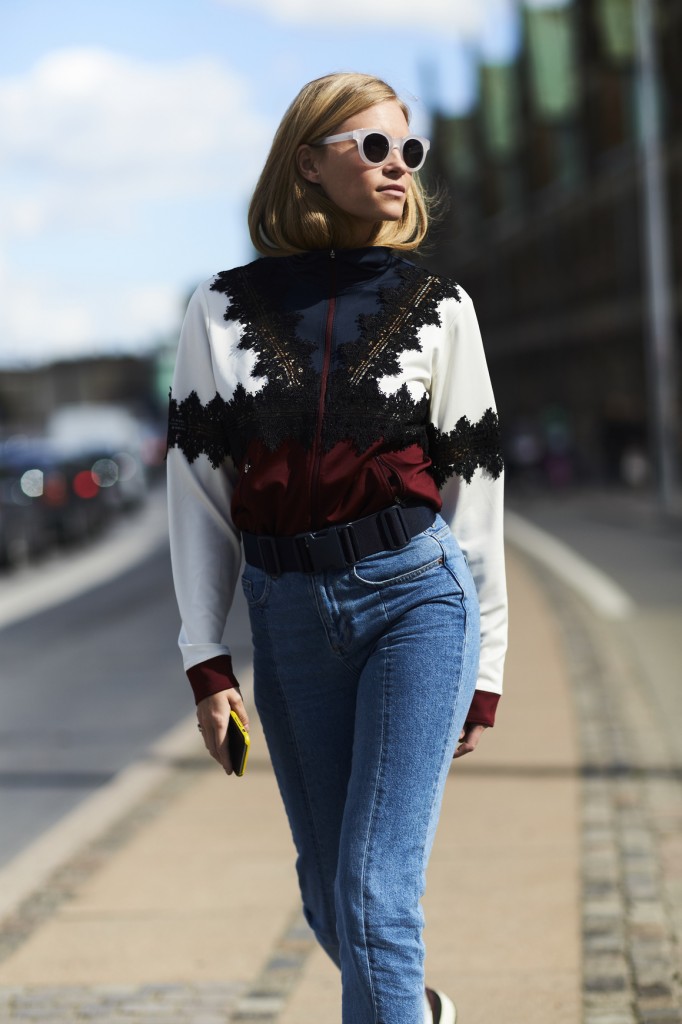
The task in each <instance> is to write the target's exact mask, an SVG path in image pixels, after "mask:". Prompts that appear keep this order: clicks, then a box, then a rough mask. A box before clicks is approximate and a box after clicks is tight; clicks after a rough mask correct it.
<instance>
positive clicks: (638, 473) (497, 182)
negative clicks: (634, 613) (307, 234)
mask: <svg viewBox="0 0 682 1024" xmlns="http://www.w3.org/2000/svg"><path fill="white" fill-rule="evenodd" d="M639 2H641V0H574V2H572V3H568V4H567V5H566V6H563V7H554V8H545V9H535V8H522V9H521V14H520V16H521V17H522V19H523V20H522V45H521V47H520V49H519V52H518V54H517V55H516V57H515V58H514V59H513V60H512V61H511V62H510V63H508V64H499V65H484V64H482V65H481V66H480V68H479V86H480V88H479V102H478V105H477V106H476V108H475V109H473V110H472V111H470V112H469V113H468V114H467V115H465V116H459V117H447V116H445V115H443V114H442V113H441V112H439V111H438V110H436V111H434V118H433V135H434V145H433V149H432V154H433V156H434V160H433V162H432V164H431V168H432V170H431V175H432V177H431V184H434V183H436V182H437V181H439V180H440V181H445V183H446V184H447V189H448V191H449V193H450V195H451V197H452V201H451V204H450V207H449V210H448V212H447V214H446V215H445V217H444V219H443V222H442V223H441V225H440V228H439V230H438V231H437V233H436V237H435V248H434V251H433V254H432V255H431V256H430V257H429V258H428V262H429V263H432V265H433V266H434V268H436V269H439V270H445V271H446V272H447V273H449V274H450V275H451V276H453V277H454V278H455V279H456V280H458V281H459V282H461V284H462V285H463V287H464V288H466V290H467V291H468V292H469V293H470V294H471V296H472V298H473V299H474V304H475V307H476V310H477V313H478V317H479V321H480V324H481V329H482V333H483V337H484V340H485V344H486V351H487V354H488V359H489V365H490V369H491V374H492V377H493V383H494V386H495V390H496V396H497V399H498V405H499V408H500V416H501V421H502V425H503V432H504V437H505V443H506V446H507V451H508V464H509V466H510V470H511V474H510V475H511V476H512V477H513V475H514V472H515V471H516V472H522V471H523V472H525V471H526V470H527V468H528V466H524V463H528V464H530V463H532V462H533V461H534V460H535V462H536V463H537V462H538V461H539V462H542V464H543V470H547V468H548V467H549V471H550V476H552V473H554V475H555V477H556V481H557V482H560V481H562V480H567V479H574V478H592V479H601V480H604V479H606V480H623V479H626V480H629V481H630V482H632V483H635V482H637V481H638V480H640V479H643V478H644V476H645V473H646V467H647V461H648V464H649V465H651V459H650V458H649V456H650V453H651V448H652V445H653V444H654V437H653V431H652V429H651V425H652V408H653V405H652V401H651V399H650V391H651V381H652V378H651V374H650V373H649V369H650V367H649V366H648V363H647V357H646V352H647V332H648V320H647V291H646V273H645V269H646V268H645V260H644V252H645V245H644V231H643V209H642V202H643V200H642V194H643V190H642V157H641V145H640V141H641V136H642V125H641V123H640V120H641V118H640V114H639V109H640V107H639V103H638V95H639V94H638V89H637V47H636V34H635V26H634V20H633V7H632V4H633V3H639ZM652 4H653V11H654V38H655V44H656V51H657V56H658V61H659V69H660V76H659V79H658V85H659V97H660V123H661V125H662V136H663V177H664V180H665V183H666V186H667V201H668V207H667V212H668V216H667V222H668V225H669V239H670V252H669V256H670V262H671V271H672V308H673V315H674V331H675V337H676V339H677V341H676V345H677V348H678V350H679V347H680V339H681V338H682V2H680V0H652ZM680 364H682V360H679V359H678V366H679V365H680ZM529 439H530V443H529ZM677 451H678V452H679V443H678V448H677ZM524 453H525V454H524ZM536 468H537V466H536Z"/></svg>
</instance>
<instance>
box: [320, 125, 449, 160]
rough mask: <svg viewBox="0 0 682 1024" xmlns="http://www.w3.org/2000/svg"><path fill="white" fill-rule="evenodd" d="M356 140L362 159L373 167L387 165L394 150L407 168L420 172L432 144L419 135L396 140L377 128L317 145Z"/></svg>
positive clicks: (357, 129)
mask: <svg viewBox="0 0 682 1024" xmlns="http://www.w3.org/2000/svg"><path fill="white" fill-rule="evenodd" d="M346 139H354V140H355V142H356V143H357V147H358V153H359V154H360V159H361V160H362V161H363V162H364V163H366V164H370V165H371V166H372V167H380V166H381V164H385V163H386V161H387V160H388V158H389V156H390V155H391V153H392V151H393V150H394V149H397V150H398V152H399V153H400V155H401V157H402V159H403V162H404V163H405V165H406V167H408V168H409V169H410V170H411V171H418V170H419V168H420V167H423V166H424V161H425V160H426V154H427V153H428V151H429V147H430V145H431V143H430V142H429V140H428V139H422V138H420V136H418V135H406V136H405V137H404V138H403V139H395V138H393V136H392V135H389V134H388V133H387V132H382V131H378V130H377V129H376V128H356V130H355V131H353V132H342V133H341V134H340V135H327V136H326V138H324V139H320V141H319V142H317V143H315V145H317V146H328V145H329V144H330V143H331V142H344V141H345V140H346Z"/></svg>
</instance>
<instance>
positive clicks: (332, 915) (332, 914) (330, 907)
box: [263, 616, 336, 921]
mask: <svg viewBox="0 0 682 1024" xmlns="http://www.w3.org/2000/svg"><path fill="white" fill-rule="evenodd" d="M263 628H264V630H265V632H266V633H267V635H268V640H269V642H270V647H271V648H272V649H273V650H274V645H273V643H272V637H271V636H270V630H269V628H268V623H267V619H266V617H265V616H263ZM273 667H274V673H275V679H276V680H277V689H278V691H279V694H280V697H281V700H282V705H283V707H284V712H285V714H286V722H287V732H288V734H289V740H290V743H291V748H292V750H293V752H294V757H295V761H296V772H297V774H298V778H299V783H300V786H301V792H302V793H303V797H304V802H305V807H306V812H307V813H306V818H307V823H308V827H309V829H310V834H311V835H312V836H313V841H314V847H315V860H316V863H317V874H318V877H319V879H320V883H321V888H322V890H323V892H324V894H325V895H324V899H325V903H326V904H327V913H328V915H329V920H330V921H335V920H336V908H335V907H334V898H333V892H332V896H331V902H330V897H329V894H328V892H327V891H326V889H325V886H324V872H323V870H322V858H321V855H320V837H319V835H318V832H317V828H316V827H315V819H314V815H313V812H312V806H311V802H310V792H309V790H308V786H307V784H306V779H305V772H304V771H303V766H302V761H301V753H300V748H299V745H298V741H297V739H296V733H295V732H294V728H293V724H292V723H293V717H292V714H291V709H290V708H289V702H288V701H287V698H286V691H285V688H284V686H283V685H282V681H281V679H280V677H279V672H278V670H277V663H276V661H275V659H274V658H273Z"/></svg>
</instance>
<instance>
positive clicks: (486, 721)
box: [466, 690, 500, 728]
mask: <svg viewBox="0 0 682 1024" xmlns="http://www.w3.org/2000/svg"><path fill="white" fill-rule="evenodd" d="M499 699H500V694H499V693H490V691H489V690H475V691H474V699H473V700H472V702H471V707H470V708H469V713H468V715H467V719H466V724H467V725H487V726H488V728H490V727H491V726H493V725H494V724H495V711H496V710H497V702H498V700H499Z"/></svg>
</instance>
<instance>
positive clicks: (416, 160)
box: [403, 139, 424, 168]
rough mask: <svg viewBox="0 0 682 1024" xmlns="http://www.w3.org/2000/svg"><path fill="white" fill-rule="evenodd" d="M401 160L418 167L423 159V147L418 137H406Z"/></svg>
mask: <svg viewBox="0 0 682 1024" xmlns="http://www.w3.org/2000/svg"><path fill="white" fill-rule="evenodd" d="M403 160H404V161H405V163H406V165H407V166H408V167H412V168H414V167H419V165H420V164H421V163H422V161H423V160H424V147H423V145H422V144H421V142H420V141H419V139H406V141H405V145H404V146H403Z"/></svg>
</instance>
